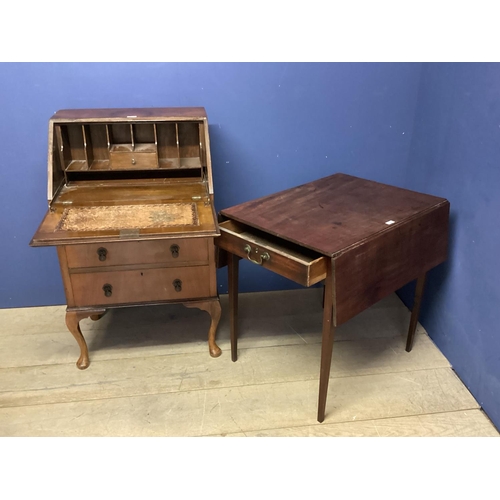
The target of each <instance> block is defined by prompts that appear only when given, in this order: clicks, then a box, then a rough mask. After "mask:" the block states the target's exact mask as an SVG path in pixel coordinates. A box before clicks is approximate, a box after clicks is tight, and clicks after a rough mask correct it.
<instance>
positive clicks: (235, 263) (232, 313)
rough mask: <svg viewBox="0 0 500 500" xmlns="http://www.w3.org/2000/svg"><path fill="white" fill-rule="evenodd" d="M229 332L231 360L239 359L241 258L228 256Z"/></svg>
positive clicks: (230, 254) (232, 255)
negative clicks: (239, 279) (239, 277)
mask: <svg viewBox="0 0 500 500" xmlns="http://www.w3.org/2000/svg"><path fill="white" fill-rule="evenodd" d="M228 259H229V262H228V282H229V286H228V288H229V289H228V293H229V331H230V333H231V360H232V361H236V360H237V359H238V272H239V261H240V258H239V257H238V256H237V255H234V254H232V253H229V254H228Z"/></svg>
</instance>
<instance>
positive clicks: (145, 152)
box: [109, 144, 158, 170]
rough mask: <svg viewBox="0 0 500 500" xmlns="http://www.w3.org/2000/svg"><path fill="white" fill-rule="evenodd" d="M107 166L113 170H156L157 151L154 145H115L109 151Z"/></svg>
mask: <svg viewBox="0 0 500 500" xmlns="http://www.w3.org/2000/svg"><path fill="white" fill-rule="evenodd" d="M109 165H110V168H111V169H113V170H137V169H151V168H158V151H157V148H156V145H154V144H137V145H136V146H135V147H132V146H130V145H128V144H116V145H114V146H113V147H112V148H111V149H110V151H109Z"/></svg>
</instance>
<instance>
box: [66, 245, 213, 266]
mask: <svg viewBox="0 0 500 500" xmlns="http://www.w3.org/2000/svg"><path fill="white" fill-rule="evenodd" d="M209 240H210V242H211V241H212V239H211V238H184V239H169V240H151V241H128V242H125V241H124V242H117V243H88V244H84V245H67V246H66V258H67V261H68V267H70V268H73V269H74V268H81V267H108V266H121V265H127V264H156V263H162V264H170V265H173V266H177V265H185V264H186V263H189V265H202V264H206V263H208V243H209Z"/></svg>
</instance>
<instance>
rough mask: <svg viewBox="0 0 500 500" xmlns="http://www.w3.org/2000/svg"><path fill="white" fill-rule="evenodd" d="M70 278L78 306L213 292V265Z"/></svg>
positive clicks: (123, 302)
mask: <svg viewBox="0 0 500 500" xmlns="http://www.w3.org/2000/svg"><path fill="white" fill-rule="evenodd" d="M70 279H71V285H72V289H73V297H74V300H75V306H77V307H82V306H94V305H103V306H106V305H113V304H127V303H144V302H157V301H171V300H184V299H194V298H204V297H209V296H210V268H209V266H196V267H176V268H153V269H137V270H131V271H101V272H92V273H75V274H71V275H70Z"/></svg>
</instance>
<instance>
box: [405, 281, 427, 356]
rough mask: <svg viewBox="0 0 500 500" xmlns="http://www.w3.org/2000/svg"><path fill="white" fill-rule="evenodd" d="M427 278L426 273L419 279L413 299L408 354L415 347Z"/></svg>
mask: <svg viewBox="0 0 500 500" xmlns="http://www.w3.org/2000/svg"><path fill="white" fill-rule="evenodd" d="M426 276H427V274H426V273H424V274H422V276H420V277H419V278H418V279H417V287H416V289H415V298H414V299H413V309H412V311H411V318H410V327H409V328H408V338H407V339H406V351H407V352H410V351H411V349H412V347H413V340H414V339H415V330H416V329H417V322H418V315H419V314H420V304H421V303H422V295H423V293H424V286H425V277H426Z"/></svg>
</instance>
